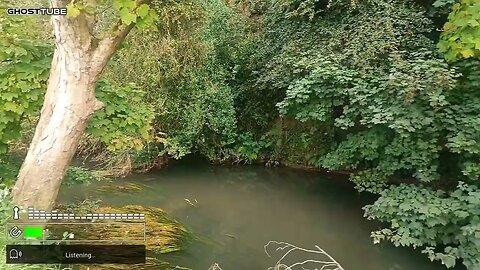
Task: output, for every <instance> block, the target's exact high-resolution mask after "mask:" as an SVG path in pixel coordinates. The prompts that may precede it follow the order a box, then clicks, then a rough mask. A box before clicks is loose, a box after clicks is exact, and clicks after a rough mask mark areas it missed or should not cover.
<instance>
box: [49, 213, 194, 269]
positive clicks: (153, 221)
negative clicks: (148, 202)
mask: <svg viewBox="0 0 480 270" xmlns="http://www.w3.org/2000/svg"><path fill="white" fill-rule="evenodd" d="M80 207H81V205H80V206H78V208H80ZM90 207H91V206H90ZM62 208H63V209H62ZM58 209H59V211H65V213H68V212H70V213H72V212H75V213H77V211H76V209H75V206H72V205H69V206H68V207H66V206H63V207H62V206H60V207H58ZM90 211H91V212H90V213H98V214H107V213H108V214H124V213H142V214H144V215H145V219H144V220H142V221H143V222H145V224H146V227H145V228H146V241H145V246H146V249H147V254H148V253H150V254H152V256H153V257H147V260H146V264H142V265H113V264H112V265H110V264H109V265H90V266H85V267H83V266H82V267H81V269H92V270H93V269H131V270H136V269H147V270H148V269H165V270H167V269H178V268H174V267H171V266H170V265H169V264H168V263H167V262H163V261H161V260H159V259H157V258H155V255H154V254H157V255H158V254H165V253H170V252H175V251H181V250H183V249H184V245H185V243H186V241H187V239H188V238H189V237H190V235H191V234H190V232H189V231H188V230H187V229H186V228H185V227H183V226H182V225H181V224H180V223H179V222H177V221H176V220H174V219H172V218H170V217H168V216H167V214H166V213H165V211H163V210H162V209H160V208H156V207H147V206H142V205H127V206H123V207H91V208H90ZM119 221H121V222H122V223H135V222H136V223H138V221H139V220H136V221H135V220H123V219H122V220H102V219H98V220H89V221H88V222H92V223H112V222H119ZM82 222H85V221H84V220H82ZM70 226H71V227H69V225H63V226H58V225H55V226H50V228H48V229H49V230H50V231H51V233H52V234H63V233H64V232H74V234H75V238H76V239H124V238H123V236H124V235H125V230H124V227H122V226H118V227H117V226H97V227H96V229H95V230H91V227H89V225H85V226H78V225H70ZM73 226H75V227H73ZM73 228H75V229H73ZM140 233H141V234H143V232H140ZM103 244H105V243H103ZM108 244H120V243H119V242H114V243H108Z"/></svg>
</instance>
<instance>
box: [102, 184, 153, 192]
mask: <svg viewBox="0 0 480 270" xmlns="http://www.w3.org/2000/svg"><path fill="white" fill-rule="evenodd" d="M144 188H145V186H143V185H139V184H135V183H124V184H121V185H119V184H117V183H115V184H111V185H104V186H101V187H99V188H97V191H98V192H102V193H106V192H124V193H133V192H139V191H142V190H143V189H144Z"/></svg>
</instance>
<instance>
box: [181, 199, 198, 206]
mask: <svg viewBox="0 0 480 270" xmlns="http://www.w3.org/2000/svg"><path fill="white" fill-rule="evenodd" d="M184 200H185V202H186V203H187V204H189V205H191V206H193V207H197V204H198V201H197V199H195V203H192V202H191V201H190V200H189V199H184Z"/></svg>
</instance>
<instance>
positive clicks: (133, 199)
mask: <svg viewBox="0 0 480 270" xmlns="http://www.w3.org/2000/svg"><path fill="white" fill-rule="evenodd" d="M132 183H133V184H138V185H144V186H145V188H144V189H143V190H141V191H135V190H132V192H125V191H123V192H120V193H115V192H105V190H104V191H103V192H102V191H99V187H100V186H105V184H106V183H105V182H103V183H93V184H91V185H89V186H80V187H79V186H76V187H68V188H64V189H63V190H62V192H61V194H60V201H61V202H75V201H81V200H84V199H87V198H88V199H91V200H98V199H100V200H102V203H101V205H108V206H123V205H127V204H139V205H145V206H156V207H160V208H163V209H165V210H166V211H167V212H168V213H169V214H170V215H171V216H173V217H174V218H176V219H177V220H179V221H180V222H181V223H182V224H184V225H185V226H187V227H188V228H189V229H191V230H192V231H193V232H194V233H195V235H197V236H198V237H200V238H201V239H202V240H203V242H195V243H191V244H190V245H189V246H188V248H187V250H185V251H182V252H178V253H174V254H169V255H166V256H164V257H163V259H165V260H167V261H169V262H171V263H173V265H181V266H186V267H189V268H192V269H195V270H197V269H198V270H207V269H209V267H210V266H211V265H212V264H214V263H218V265H219V266H220V267H221V268H222V269H223V270H256V269H267V268H268V267H272V266H274V265H275V263H276V261H277V259H278V258H279V256H281V255H282V253H281V251H282V250H280V251H279V253H275V254H270V255H272V257H269V256H268V255H267V254H266V253H265V250H264V245H265V244H267V243H268V242H269V241H272V240H276V241H283V242H288V243H291V244H294V245H296V246H299V247H303V248H307V249H314V248H315V245H317V246H319V247H320V248H322V249H324V250H325V251H326V252H328V254H330V255H331V256H332V257H333V258H334V259H335V260H336V261H337V262H339V263H340V264H341V265H342V266H343V268H344V269H345V270H400V269H405V270H439V269H444V268H443V267H442V266H441V265H439V264H432V263H431V262H429V260H428V259H427V258H426V257H425V256H424V255H421V254H419V253H418V252H414V251H412V250H410V249H407V248H405V249H404V248H395V247H393V246H391V245H389V244H380V245H374V244H373V243H372V239H371V238H370V231H372V230H374V229H376V228H378V227H379V225H378V224H377V223H375V222H371V221H367V220H365V219H364V218H363V217H362V216H363V211H362V210H361V207H362V206H363V205H365V204H368V203H369V202H371V201H372V200H373V198H369V197H368V196H365V195H359V194H358V193H357V192H356V191H355V190H354V189H353V187H352V185H351V184H350V183H348V182H347V181H344V180H343V179H339V178H338V177H336V176H328V175H327V176H326V175H323V174H318V173H312V172H303V171H299V170H293V169H287V168H265V167H261V166H241V167H240V166H239V167H218V166H210V165H199V164H176V165H174V166H171V167H169V168H166V169H164V170H161V171H158V172H154V173H149V174H137V175H132V176H130V177H128V178H125V179H118V180H114V182H113V183H112V184H116V185H123V184H129V185H131V184H132ZM147 237H148V236H147ZM270 253H272V252H270ZM315 256H316V255H315ZM313 257H314V255H312V254H310V253H305V252H303V251H297V252H292V253H290V254H289V256H288V258H286V259H285V260H284V261H285V262H286V263H290V264H291V263H293V262H296V261H298V262H300V261H304V260H307V259H309V258H310V259H313ZM287 260H288V262H287ZM304 266H307V264H306V265H304ZM308 266H311V267H309V269H315V268H314V267H313V264H310V265H308ZM317 267H318V266H317ZM306 268H307V267H306ZM320 268H321V267H318V269H320ZM298 269H301V268H298ZM324 269H334V268H328V267H327V268H324Z"/></svg>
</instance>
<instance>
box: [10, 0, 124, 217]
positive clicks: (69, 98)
mask: <svg viewBox="0 0 480 270" xmlns="http://www.w3.org/2000/svg"><path fill="white" fill-rule="evenodd" d="M68 2H70V1H69V0H68V1H65V0H53V1H52V4H53V7H64V6H65V5H66V3H68ZM92 21H93V20H92V18H89V17H88V15H86V14H82V15H80V16H77V17H76V18H67V17H63V16H53V17H52V24H53V28H54V32H55V41H56V49H55V53H54V57H53V61H52V66H51V71H50V78H49V81H48V87H47V93H46V95H45V101H44V104H43V107H42V112H41V116H40V119H39V122H38V124H37V127H36V130H35V135H34V137H33V140H32V142H31V144H30V147H29V149H28V153H27V156H26V159H25V161H24V163H23V165H22V167H21V169H20V173H19V176H18V180H17V182H16V185H15V187H14V188H13V191H12V193H13V200H14V203H15V204H17V205H18V206H21V207H24V208H25V207H35V208H37V209H42V210H51V209H52V207H53V206H54V204H55V200H56V198H57V194H58V190H59V188H60V185H61V182H62V179H63V177H64V175H65V172H66V170H67V168H68V166H69V164H70V162H71V160H72V158H73V156H74V154H75V151H76V148H77V146H78V143H79V141H80V137H81V135H82V134H83V132H84V131H85V128H86V125H87V123H88V120H89V119H90V117H91V116H92V114H93V113H94V112H95V111H96V110H97V109H99V108H101V107H102V103H101V102H100V101H98V100H97V99H96V98H95V83H96V81H97V79H98V77H99V76H100V74H101V72H102V70H103V68H104V67H105V65H106V63H107V61H108V59H110V57H111V55H112V54H113V52H114V51H115V49H116V47H117V46H118V44H119V43H120V41H121V40H123V39H124V38H125V36H126V35H127V33H128V31H130V29H131V26H128V27H123V28H121V27H120V28H116V29H117V30H116V32H114V33H112V35H111V36H109V37H106V38H104V39H102V40H97V39H96V38H95V37H94V36H93V35H92V34H91V33H92V32H93V31H92V29H93V25H92V24H91V22H92Z"/></svg>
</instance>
